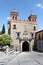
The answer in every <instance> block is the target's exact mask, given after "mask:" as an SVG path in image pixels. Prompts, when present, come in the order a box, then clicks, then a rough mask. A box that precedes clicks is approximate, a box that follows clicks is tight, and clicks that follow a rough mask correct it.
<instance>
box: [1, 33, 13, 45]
mask: <svg viewBox="0 0 43 65" xmlns="http://www.w3.org/2000/svg"><path fill="white" fill-rule="evenodd" d="M11 42H12V38H11V36H10V35H8V34H2V35H0V46H4V45H8V46H10V45H11Z"/></svg>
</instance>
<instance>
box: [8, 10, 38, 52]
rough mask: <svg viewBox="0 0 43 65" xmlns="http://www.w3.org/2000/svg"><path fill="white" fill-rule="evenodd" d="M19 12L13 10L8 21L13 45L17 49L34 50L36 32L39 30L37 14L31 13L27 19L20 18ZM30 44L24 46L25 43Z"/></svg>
mask: <svg viewBox="0 0 43 65" xmlns="http://www.w3.org/2000/svg"><path fill="white" fill-rule="evenodd" d="M18 15H19V14H18V12H13V11H12V12H11V14H10V20H9V21H8V33H9V34H10V35H11V37H12V40H13V42H12V45H14V47H15V50H16V51H24V50H23V48H24V49H25V50H28V49H29V50H32V49H33V45H34V38H35V32H37V31H38V24H37V16H36V15H33V14H31V15H30V16H29V17H28V19H27V20H18ZM26 42H27V44H28V45H29V48H28V49H26V48H27V45H24V46H25V47H24V46H23V43H24V44H25V43H26Z"/></svg>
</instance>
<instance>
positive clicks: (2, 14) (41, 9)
mask: <svg viewBox="0 0 43 65" xmlns="http://www.w3.org/2000/svg"><path fill="white" fill-rule="evenodd" d="M14 9H15V11H17V12H18V13H19V19H26V20H27V18H28V16H29V15H30V14H31V11H32V13H33V14H35V15H37V21H38V26H39V30H42V29H43V0H0V31H1V29H2V25H3V24H5V28H6V31H7V29H8V26H7V22H8V19H9V17H10V12H11V11H13V10H14Z"/></svg>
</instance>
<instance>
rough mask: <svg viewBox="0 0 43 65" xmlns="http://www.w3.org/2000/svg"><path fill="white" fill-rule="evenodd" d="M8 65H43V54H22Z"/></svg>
mask: <svg viewBox="0 0 43 65" xmlns="http://www.w3.org/2000/svg"><path fill="white" fill-rule="evenodd" d="M7 65H43V53H39V52H33V51H32V52H22V53H20V54H19V55H17V56H16V57H15V58H14V59H13V60H11V61H10V62H9V63H8V64H7Z"/></svg>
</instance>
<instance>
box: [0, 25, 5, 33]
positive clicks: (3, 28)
mask: <svg viewBox="0 0 43 65" xmlns="http://www.w3.org/2000/svg"><path fill="white" fill-rule="evenodd" d="M4 33H5V26H4V24H3V26H2V31H1V34H4Z"/></svg>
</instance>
